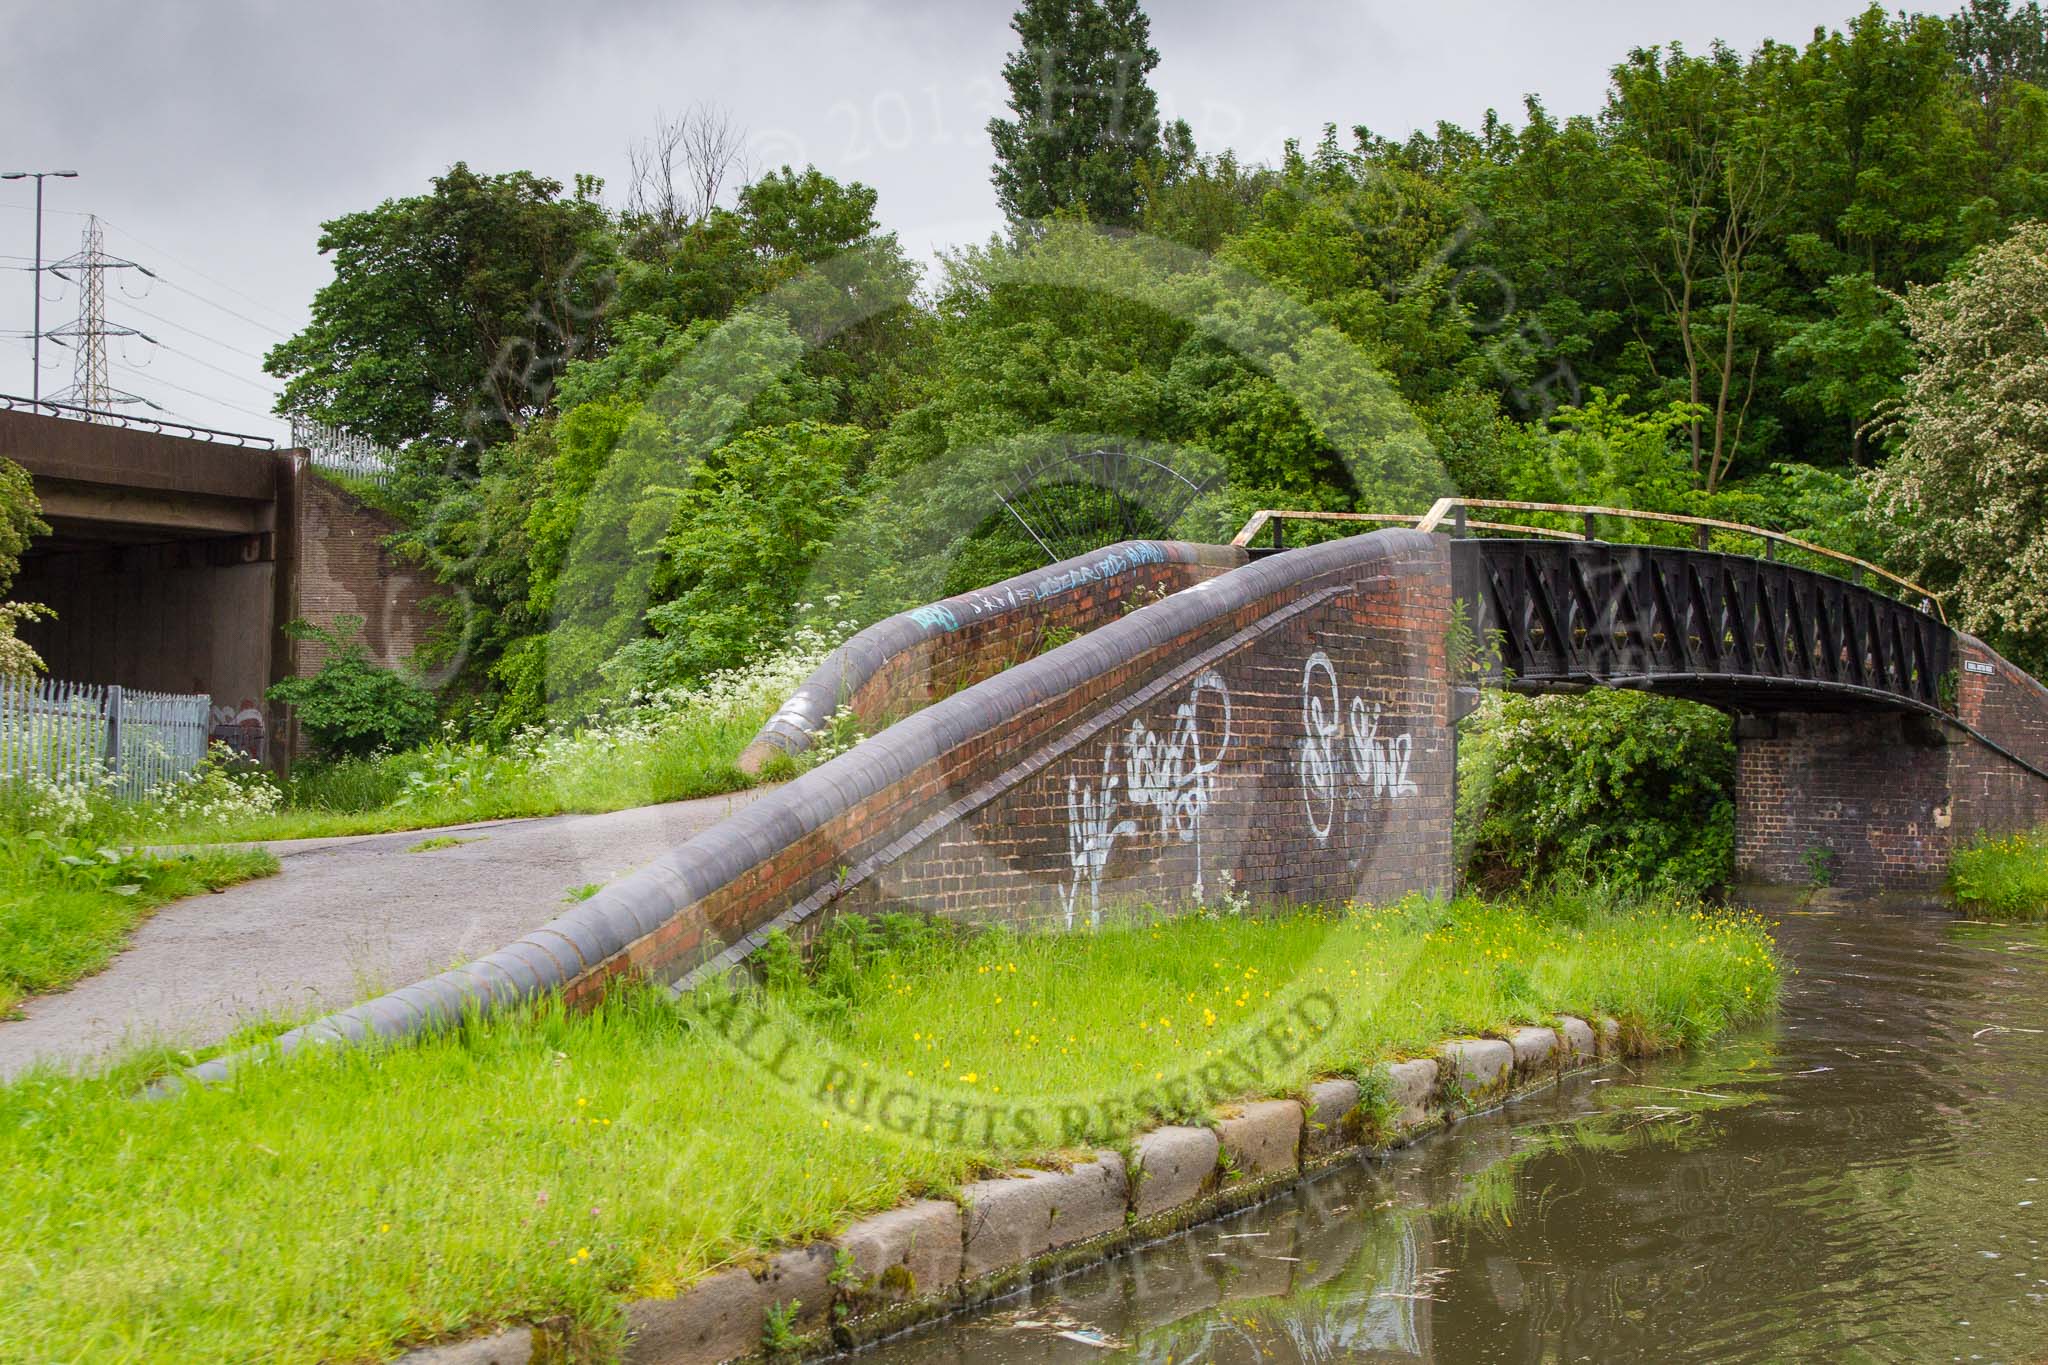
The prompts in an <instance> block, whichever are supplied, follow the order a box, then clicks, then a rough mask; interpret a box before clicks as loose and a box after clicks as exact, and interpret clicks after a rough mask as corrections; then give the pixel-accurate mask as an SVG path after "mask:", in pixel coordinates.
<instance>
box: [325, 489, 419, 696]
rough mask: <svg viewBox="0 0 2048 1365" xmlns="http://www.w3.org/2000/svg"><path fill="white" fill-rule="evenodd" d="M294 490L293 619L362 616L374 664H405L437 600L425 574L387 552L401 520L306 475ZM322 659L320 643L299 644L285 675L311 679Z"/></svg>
mask: <svg viewBox="0 0 2048 1365" xmlns="http://www.w3.org/2000/svg"><path fill="white" fill-rule="evenodd" d="M298 490H299V491H298V514H299V521H298V563H297V566H296V571H295V573H294V576H293V577H294V582H293V596H294V599H295V600H294V602H293V604H292V614H293V616H294V617H297V618H299V619H303V620H306V621H311V622H312V623H314V624H315V625H321V626H328V625H332V624H334V621H335V618H337V617H341V616H360V617H362V618H363V643H364V644H365V645H366V646H367V647H368V648H369V652H370V657H371V658H372V659H374V660H376V661H377V662H378V663H380V664H383V665H384V666H386V667H395V666H397V665H399V664H404V663H408V662H410V661H411V659H412V654H413V651H414V650H416V649H418V648H419V647H420V645H421V644H423V643H425V641H426V638H427V635H428V632H430V631H431V630H432V629H433V627H434V624H435V617H434V615H433V613H432V611H431V609H430V608H429V606H428V603H430V602H432V601H433V600H434V599H435V598H437V597H439V596H441V595H442V594H441V589H440V588H439V587H438V585H436V584H435V582H434V580H433V578H432V576H431V575H430V574H428V573H427V572H426V571H425V570H424V569H421V568H418V567H416V566H414V565H411V564H407V563H404V562H403V561H401V560H400V559H398V557H397V556H395V555H393V554H392V553H391V551H390V550H389V549H387V548H386V547H385V541H386V540H387V539H388V538H389V537H390V536H391V535H393V534H394V533H396V532H397V531H398V530H399V529H401V528H400V526H399V524H398V522H397V521H396V520H395V519H394V518H392V517H390V516H387V515H386V514H385V513H383V512H380V511H378V510H377V509H376V508H374V507H371V506H369V505H368V504H367V503H364V502H363V501H362V500H360V499H359V498H357V497H355V496H354V495H353V494H351V493H349V492H348V491H347V490H346V489H342V488H338V487H336V486H335V485H334V484H332V483H329V482H328V481H327V480H326V479H323V478H321V477H319V476H318V475H317V474H314V473H313V472H311V471H310V470H309V471H307V472H306V473H305V474H304V475H302V477H301V478H300V479H299V481H298ZM324 655H325V651H324V650H323V649H322V648H321V647H320V646H319V645H318V644H317V643H315V642H313V641H299V642H297V644H296V648H295V649H294V651H293V658H292V661H291V663H292V667H291V669H290V671H291V672H293V673H296V674H298V675H299V676H301V677H303V676H306V675H308V674H311V673H315V672H317V671H319V668H320V664H321V662H322V660H323V658H324Z"/></svg>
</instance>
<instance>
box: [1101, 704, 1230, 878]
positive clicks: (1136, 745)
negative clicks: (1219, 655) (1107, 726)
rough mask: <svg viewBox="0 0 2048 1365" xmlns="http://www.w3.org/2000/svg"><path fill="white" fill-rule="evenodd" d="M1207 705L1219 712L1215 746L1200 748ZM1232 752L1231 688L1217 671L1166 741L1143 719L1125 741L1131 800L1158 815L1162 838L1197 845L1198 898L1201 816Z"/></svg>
mask: <svg viewBox="0 0 2048 1365" xmlns="http://www.w3.org/2000/svg"><path fill="white" fill-rule="evenodd" d="M1204 702H1206V703H1208V706H1209V709H1210V711H1211V712H1213V713H1216V715H1215V718H1214V719H1213V720H1212V722H1211V727H1210V733H1211V734H1213V735H1216V736H1217V738H1216V741H1215V744H1214V745H1213V747H1211V748H1209V749H1206V750H1205V749H1204V748H1203V745H1202V730H1203V727H1202V726H1201V724H1199V722H1200V721H1201V720H1202V718H1203V717H1202V711H1203V704H1204ZM1229 748H1230V689H1229V688H1228V687H1227V686H1225V685H1224V682H1223V678H1222V676H1221V675H1219V674H1217V673H1216V672H1214V671H1213V670H1211V671H1207V672H1204V673H1203V674H1202V675H1201V676H1200V677H1198V678H1196V679H1195V684H1194V686H1193V687H1191V688H1189V689H1188V699H1187V700H1186V701H1184V702H1182V703H1181V704H1180V705H1179V706H1177V707H1175V708H1174V712H1173V729H1172V731H1171V732H1170V733H1169V734H1168V735H1167V737H1166V738H1165V739H1164V740H1162V739H1160V738H1159V736H1158V735H1156V734H1154V733H1153V732H1152V731H1151V730H1150V729H1149V728H1148V727H1147V726H1146V725H1145V723H1144V722H1143V721H1141V720H1134V721H1132V722H1131V732H1130V734H1129V735H1128V736H1127V737H1126V738H1125V740H1124V755H1125V758H1124V767H1125V773H1126V776H1127V779H1128V782H1129V788H1130V793H1131V800H1132V801H1133V802H1134V803H1136V804H1137V805H1140V806H1151V807H1152V808H1153V809H1154V810H1156V811H1157V812H1158V813H1159V836H1160V838H1162V839H1166V838H1174V839H1178V840H1180V841H1181V842H1182V843H1184V844H1185V843H1193V844H1194V846H1195V899H1197V900H1200V899H1201V898H1202V894H1203V890H1202V862H1203V858H1202V818H1203V817H1204V816H1205V815H1207V814H1208V813H1209V806H1210V804H1211V801H1212V799H1213V797H1214V794H1215V790H1216V770H1217V769H1218V768H1220V767H1222V766H1223V755H1224V753H1225V752H1226V751H1227V750H1228V749H1229Z"/></svg>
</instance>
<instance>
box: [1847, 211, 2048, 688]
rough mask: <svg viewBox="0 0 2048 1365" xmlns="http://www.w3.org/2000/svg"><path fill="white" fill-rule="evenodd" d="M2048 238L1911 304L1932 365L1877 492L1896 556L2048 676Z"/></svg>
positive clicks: (1911, 397)
mask: <svg viewBox="0 0 2048 1365" xmlns="http://www.w3.org/2000/svg"><path fill="white" fill-rule="evenodd" d="M2044 319H2048V224H2044V223H2023V224H2021V225H2020V226H2019V227H2017V228H2015V229H2014V230H2013V231H2012V233H2011V234H2010V235H2009V236H2007V237H2006V239H2005V240H2004V241H2001V242H1998V243H1996V244H1994V245H1992V246H1988V247H1985V248H1984V249H1983V250H1981V251H1979V252H1977V253H1976V254H1975V255H1973V256H1971V257H1970V258H1969V259H1968V260H1967V261H1965V262H1964V263H1963V264H1962V266H1960V267H1959V268H1958V270H1957V271H1956V273H1955V275H1954V276H1953V277H1952V278H1951V279H1949V280H1948V281H1947V282H1946V283H1945V284H1942V285H1940V286H1924V287H1919V288H1915V289H1913V290H1910V291H1909V292H1908V293H1907V295H1906V326H1907V330H1908V331H1909V332H1910V333H1911V334H1912V337H1913V346H1914V350H1915V351H1916V352H1917V353H1918V355H1919V365H1918V368H1916V369H1915V370H1914V371H1913V372H1912V373H1911V374H1910V375H1908V376H1907V377H1906V383H1905V394H1904V396H1903V398H1902V399H1901V400H1900V403H1899V407H1898V411H1897V428H1896V431H1895V432H1894V434H1893V436H1892V441H1891V444H1892V446H1893V449H1894V452H1895V453H1894V454H1893V455H1892V456H1891V458H1890V459H1888V460H1886V461H1885V463H1884V464H1883V465H1882V466H1880V467H1879V468H1878V470H1877V471H1876V473H1875V474H1874V475H1873V477H1872V480H1871V485H1872V489H1873V492H1874V494H1875V496H1876V499H1877V502H1878V504H1879V506H1880V508H1881V509H1882V513H1883V516H1884V519H1885V525H1886V529H1887V530H1888V532H1889V539H1890V545H1891V555H1892V557H1893V558H1894V559H1895V560H1897V559H1901V558H1902V559H1904V560H1905V561H1906V563H1907V565H1908V567H1909V568H1910V569H1912V570H1913V571H1914V572H1915V574H1916V576H1918V577H1920V578H1921V579H1922V581H1925V582H1927V583H1928V585H1929V586H1930V587H1933V588H1936V589H1947V590H1948V592H1949V594H1950V603H1951V608H1952V613H1953V615H1954V617H1955V618H1956V620H1957V621H1958V623H1959V624H1961V625H1962V626H1963V627H1965V628H1966V629H1969V630H1973V631H1976V632H1978V633H1980V634H1982V635H1984V636H1985V637H1987V638H1988V639H1989V640H1990V641H1991V642H1992V643H1993V644H1994V645H1996V646H1997V647H1999V648H2000V649H2003V650H2005V651H2006V652H2007V653H2009V654H2011V655H2012V656H2013V657H2014V658H2016V659H2018V660H2020V661H2021V662H2023V663H2025V664H2026V665H2028V666H2029V667H2031V668H2033V669H2035V670H2036V671H2039V670H2041V669H2042V668H2044V667H2048V426H2044V424H2043V421H2042V417H2041V414H2042V413H2043V412H2044V411H2048V327H2044V325H2043V320H2044Z"/></svg>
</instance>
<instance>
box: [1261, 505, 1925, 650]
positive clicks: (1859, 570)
mask: <svg viewBox="0 0 2048 1365" xmlns="http://www.w3.org/2000/svg"><path fill="white" fill-rule="evenodd" d="M1471 510H1481V511H1507V512H1543V513H1559V514H1562V515H1566V516H1577V517H1580V518H1583V528H1584V529H1583V530H1582V531H1560V530H1558V529H1556V528H1555V527H1549V526H1528V525H1521V524H1517V523H1513V522H1499V521H1478V520H1473V519H1470V518H1468V517H1467V516H1466V513H1467V512H1468V511H1471ZM1603 517H1615V518H1619V519H1621V520H1623V521H1642V522H1656V523H1660V524H1663V525H1669V526H1690V527H1693V528H1695V530H1696V531H1697V532H1698V544H1699V548H1700V549H1703V550H1704V549H1706V548H1707V539H1708V536H1709V535H1710V534H1711V533H1712V532H1714V531H1722V532H1726V533H1729V534H1733V535H1742V536H1752V537H1754V538H1756V539H1758V540H1761V541H1762V542H1763V544H1764V556H1763V557H1764V558H1765V559H1768V560H1775V559H1776V558H1777V550H1778V547H1779V546H1781V545H1783V546H1787V547H1789V548H1791V549H1795V550H1798V551H1800V552H1801V553H1803V554H1810V555H1815V556H1818V557H1819V558H1822V559H1827V560H1832V561H1834V562H1836V563H1838V564H1844V565H1847V566H1848V567H1849V568H1850V569H1852V570H1853V571H1854V573H1853V575H1852V577H1853V579H1854V581H1857V582H1861V581H1862V576H1863V575H1864V574H1870V575H1872V576H1874V577H1876V578H1879V579H1882V580H1883V581H1884V582H1886V583H1889V584H1891V585H1893V586H1894V587H1896V588H1899V589H1901V590H1902V591H1904V592H1905V593H1906V594H1907V595H1909V596H1911V597H1915V598H1918V599H1919V601H1920V603H1921V610H1923V611H1926V612H1929V613H1930V614H1932V615H1933V616H1934V617H1935V618H1936V619H1938V620H1940V621H1941V622H1943V623H1944V624H1946V623H1947V621H1948V613H1947V611H1946V610H1945V609H1944V608H1943V605H1942V601H1941V598H1940V597H1938V596H1937V595H1936V594H1935V593H1933V592H1932V591H1930V590H1929V589H1927V588H1924V587H1922V586H1921V585H1920V584H1918V583H1915V582H1914V581H1913V580H1912V579H1910V578H1902V577H1900V576H1899V575H1898V574H1895V573H1892V572H1891V571H1890V570H1888V569H1885V568H1882V567H1880V566H1879V565H1876V564H1872V563H1871V562H1870V561H1869V560H1867V559H1858V558H1857V557H1856V556H1855V555H1849V554H1843V553H1842V552H1841V551H1839V550H1830V549H1828V548H1827V547H1826V546H1825V545H1816V544H1814V543H1813V542H1812V541H1809V540H1801V539H1799V538H1798V537H1797V536H1788V535H1786V534H1785V533H1784V532H1782V531H1773V530H1769V529H1767V528H1765V527H1762V526H1747V525H1744V524H1743V523H1741V522H1738V521H1721V520H1719V519H1718V518H1715V517H1692V516H1683V515H1680V514H1678V513H1676V512H1639V511H1636V510H1635V509H1633V508H1628V507H1595V506H1586V505H1583V504H1580V503H1564V502H1518V501H1515V500H1512V499H1506V498H1438V499H1437V500H1436V502H1435V503H1434V504H1433V505H1432V506H1431V507H1430V509H1429V510H1428V511H1427V512H1424V513H1422V514H1421V515H1420V516H1411V515H1409V514H1407V513H1403V512H1290V511H1284V510H1281V509H1279V508H1268V509H1266V510H1264V511H1259V512H1254V513H1253V514H1252V516H1251V519H1250V520H1248V521H1247V522H1245V524H1244V529H1243V530H1241V531H1239V532H1238V533H1237V535H1236V536H1234V537H1232V539H1231V542H1230V543H1231V544H1233V545H1243V546H1249V545H1250V544H1251V543H1252V540H1253V538H1254V537H1255V536H1257V535H1258V533H1259V532H1260V531H1262V530H1264V529H1265V528H1266V527H1267V526H1269V525H1270V526H1271V527H1272V528H1273V543H1274V545H1275V546H1280V545H1282V544H1283V543H1284V533H1283V531H1282V527H1283V526H1284V525H1285V523H1287V522H1290V521H1323V522H1370V523H1376V524H1379V525H1389V526H1412V527H1414V528H1415V529H1416V530H1418V531H1437V530H1442V529H1444V523H1445V522H1446V521H1448V522H1449V523H1450V526H1451V529H1453V530H1455V531H1460V532H1462V531H1466V530H1474V531H1506V532H1510V533H1513V534H1517V535H1528V536H1540V537H1543V538H1545V539H1549V540H1598V539H1599V538H1600V537H1599V534H1598V526H1599V522H1600V520H1601V518H1603Z"/></svg>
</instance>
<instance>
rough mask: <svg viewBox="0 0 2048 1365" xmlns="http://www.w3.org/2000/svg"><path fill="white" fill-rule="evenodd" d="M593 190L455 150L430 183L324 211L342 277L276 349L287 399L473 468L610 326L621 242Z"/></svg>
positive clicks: (438, 459) (307, 411) (460, 469)
mask: <svg viewBox="0 0 2048 1365" xmlns="http://www.w3.org/2000/svg"><path fill="white" fill-rule="evenodd" d="M596 190H597V183H596V182H595V181H592V180H588V179H585V180H581V181H579V183H578V185H577V192H576V194H575V195H574V196H572V197H567V198H565V197H563V194H562V186H561V183H560V182H559V181H555V180H549V179H547V178H545V177H542V176H536V175H533V174H532V173H530V172H527V171H513V172H511V173H509V174H504V175H478V174H477V173H476V172H474V171H472V170H470V169H469V167H468V166H466V165H464V164H462V163H461V162H457V163H456V164H455V165H454V166H452V167H450V168H449V170H448V172H447V174H445V175H441V176H437V177H436V178H435V179H434V182H433V191H432V193H430V194H425V195H416V196H413V197H411V198H407V199H388V200H386V201H385V202H384V203H382V204H380V205H378V206H377V207H376V208H374V209H368V210H365V211H363V212H360V213H351V214H346V215H344V216H342V217H340V218H336V219H334V220H333V221H331V222H328V223H326V224H323V225H322V228H321V235H320V250H321V251H322V252H323V253H331V254H332V255H333V257H334V278H333V279H332V280H330V281H329V282H328V283H327V284H326V285H324V286H323V287H322V288H321V290H320V292H319V293H318V294H317V295H315V296H314V299H313V318H312V321H311V322H310V323H309V324H308V325H307V326H306V328H305V330H304V331H302V332H300V333H299V334H298V335H297V336H295V337H293V338H291V339H290V340H289V341H286V342H283V343H281V344H280V345H278V346H277V347H275V348H273V349H272V350H271V352H270V354H269V356H268V357H267V358H266V359H265V360H264V363H263V367H264V369H266V370H267V371H269V372H270V373H271V374H273V375H276V376H277V377H278V378H280V379H282V380H284V381H285V385H284V391H283V392H282V393H281V394H280V395H279V396H278V401H277V410H278V411H279V412H280V413H287V414H292V415H298V416H306V417H311V418H315V419H318V420H320V421H323V422H330V423H333V424H334V425H336V426H339V427H342V428H344V429H346V430H348V431H351V432H354V433H356V434H358V435H362V436H366V437H368V438H370V439H371V440H373V441H376V442H379V443H380V444H383V445H387V446H391V447H394V448H403V447H407V446H411V445H414V444H416V443H424V444H425V445H426V446H427V447H428V448H427V449H424V450H421V451H417V452H412V457H413V460H414V462H415V463H418V464H421V465H424V466H426V467H427V468H430V469H438V468H440V467H441V466H443V465H444V464H452V467H453V469H454V471H455V472H456V473H457V474H459V475H467V474H469V473H473V472H474V469H475V454H476V452H477V451H479V450H481V449H482V448H483V447H485V446H489V445H493V444H496V443H497V442H499V441H502V440H505V439H506V438H507V437H509V436H510V435H511V434H512V432H513V431H515V430H517V429H518V428H519V427H520V426H522V425H523V424H524V423H525V422H526V421H527V420H529V419H530V418H532V417H533V416H534V415H536V414H538V413H540V412H544V411H546V410H547V408H548V406H549V404H550V402H551V400H552V397H553V393H554V385H555V380H556V379H557V378H558V376H559V375H560V373H561V369H562V366H563V365H564V364H565V363H567V362H568V361H569V360H571V359H573V358H574V357H576V356H579V355H583V354H586V353H587V352H589V351H590V350H591V349H592V348H593V347H594V345H595V344H596V343H597V341H598V340H599V338H600V337H601V335H602V333H603V329H604V304H605V299H606V294H607V290H608V280H609V277H610V274H611V270H612V264H613V256H614V250H613V246H612V239H611V235H610V227H609V224H608V222H607V220H606V217H605V213H604V209H603V208H602V206H601V205H599V204H598V202H597V200H596V197H595V194H596ZM451 456H452V457H453V458H452V460H451Z"/></svg>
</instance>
